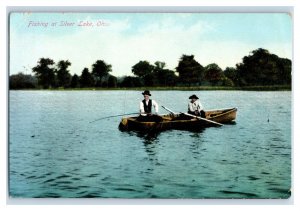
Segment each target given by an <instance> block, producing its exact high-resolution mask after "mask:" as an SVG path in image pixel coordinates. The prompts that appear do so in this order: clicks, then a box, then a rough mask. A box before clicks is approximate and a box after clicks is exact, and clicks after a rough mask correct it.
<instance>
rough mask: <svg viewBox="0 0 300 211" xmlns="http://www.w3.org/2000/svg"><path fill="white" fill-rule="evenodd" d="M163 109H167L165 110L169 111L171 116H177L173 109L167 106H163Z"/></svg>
mask: <svg viewBox="0 0 300 211" xmlns="http://www.w3.org/2000/svg"><path fill="white" fill-rule="evenodd" d="M161 107H163V109H165V110H167V111H169V112H170V113H171V114H175V113H174V112H173V111H172V110H171V109H168V108H167V107H165V106H161Z"/></svg>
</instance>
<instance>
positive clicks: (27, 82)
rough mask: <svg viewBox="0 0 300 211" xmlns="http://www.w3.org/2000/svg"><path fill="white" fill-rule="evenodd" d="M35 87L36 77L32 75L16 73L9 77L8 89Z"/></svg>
mask: <svg viewBox="0 0 300 211" xmlns="http://www.w3.org/2000/svg"><path fill="white" fill-rule="evenodd" d="M36 87H37V79H36V78H35V77H34V76H32V75H25V74H23V73H18V74H15V75H11V76H10V77H9V88H10V89H32V88H36Z"/></svg>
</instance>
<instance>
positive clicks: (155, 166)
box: [9, 91, 291, 198]
mask: <svg viewBox="0 0 300 211" xmlns="http://www.w3.org/2000/svg"><path fill="white" fill-rule="evenodd" d="M194 93H195V94H197V95H198V96H200V99H201V102H202V104H203V105H204V106H205V108H206V109H215V108H225V107H237V108H238V116H237V120H236V124H231V125H224V126H223V127H218V128H206V129H204V130H203V131H199V132H190V131H177V130H171V131H165V132H162V133H160V134H158V135H157V136H156V137H149V136H145V135H142V134H138V133H136V132H121V131H119V130H118V124H119V121H120V119H121V117H116V118H110V119H105V120H102V121H96V122H93V123H89V122H91V121H93V120H95V119H98V118H101V117H105V116H110V115H116V114H124V113H131V112H136V111H137V109H138V105H139V104H138V103H139V101H140V100H141V99H142V95H141V91H10V93H9V94H10V96H9V193H10V195H11V196H12V197H25V198H27V197H100V198H115V197H116V198H288V197H289V196H290V191H289V190H290V188H291V92H247V91H201V92H194V91H193V92H190V91H153V92H152V97H153V99H155V100H156V101H157V102H158V103H159V104H160V105H165V106H166V107H168V108H170V109H172V110H174V111H176V112H180V111H186V109H187V102H188V97H189V96H190V95H191V94H194ZM159 113H166V111H164V110H162V109H160V111H159Z"/></svg>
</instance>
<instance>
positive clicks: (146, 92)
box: [142, 90, 151, 96]
mask: <svg viewBox="0 0 300 211" xmlns="http://www.w3.org/2000/svg"><path fill="white" fill-rule="evenodd" d="M142 95H149V96H151V94H150V91H149V90H145V91H144V92H143V93H142Z"/></svg>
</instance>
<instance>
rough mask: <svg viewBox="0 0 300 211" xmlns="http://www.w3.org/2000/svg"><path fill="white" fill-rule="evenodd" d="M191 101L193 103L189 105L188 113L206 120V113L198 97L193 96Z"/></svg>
mask: <svg viewBox="0 0 300 211" xmlns="http://www.w3.org/2000/svg"><path fill="white" fill-rule="evenodd" d="M189 99H190V100H191V101H190V102H189V104H188V113H189V114H192V115H195V116H201V117H203V118H205V112H204V110H203V106H202V104H201V102H200V100H199V98H198V97H197V96H196V95H192V96H190V97H189Z"/></svg>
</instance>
